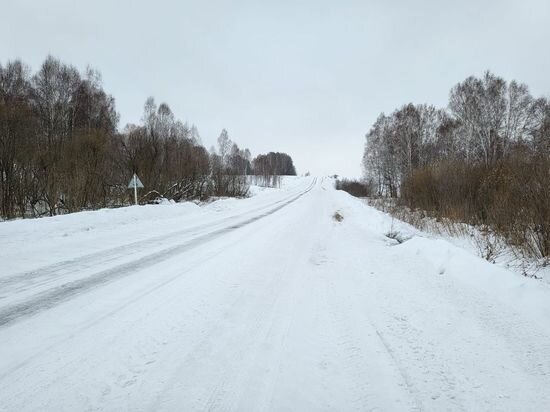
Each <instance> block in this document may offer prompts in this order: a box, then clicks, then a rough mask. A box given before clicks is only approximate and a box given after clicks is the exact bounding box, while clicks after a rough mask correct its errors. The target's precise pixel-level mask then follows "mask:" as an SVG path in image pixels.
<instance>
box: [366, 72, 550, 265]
mask: <svg viewBox="0 0 550 412" xmlns="http://www.w3.org/2000/svg"><path fill="white" fill-rule="evenodd" d="M363 167H364V171H365V178H366V180H367V181H368V182H369V184H370V185H371V187H372V188H373V189H374V191H375V192H376V193H377V194H378V195H380V196H390V197H398V198H399V200H400V201H401V202H402V203H403V204H404V205H407V206H409V207H411V208H413V209H423V210H425V211H428V212H429V213H430V214H431V215H434V216H438V217H448V218H451V219H454V220H457V221H461V222H467V223H471V224H482V225H488V226H490V227H491V228H492V229H493V230H495V231H497V232H498V233H500V234H502V235H503V236H505V237H506V239H508V241H509V242H511V243H513V244H516V245H522V246H523V247H524V248H525V249H526V250H527V251H528V252H529V253H530V254H531V255H534V256H542V257H548V256H550V101H549V100H548V99H546V98H538V99H537V98H534V97H533V96H532V95H531V94H530V93H529V89H528V87H527V86H526V85H525V84H521V83H518V82H516V81H512V82H506V81H505V80H504V79H502V78H500V77H498V76H496V75H494V74H492V73H490V72H486V73H485V74H484V75H483V76H482V77H481V78H477V77H469V78H467V79H466V80H464V81H463V82H461V83H459V84H457V85H456V86H455V87H453V88H452V90H451V92H450V95H449V104H448V108H447V109H438V108H436V107H434V106H431V105H426V104H423V105H413V104H407V105H405V106H402V107H401V108H399V109H397V110H396V111H394V112H393V113H391V114H390V115H385V114H381V115H380V116H379V117H378V119H377V120H376V122H375V123H374V125H373V126H372V128H371V129H370V131H369V132H368V134H367V135H366V145H365V151H364V155H363Z"/></svg>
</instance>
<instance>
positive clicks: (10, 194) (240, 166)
mask: <svg viewBox="0 0 550 412" xmlns="http://www.w3.org/2000/svg"><path fill="white" fill-rule="evenodd" d="M118 120H119V118H118V114H117V112H116V109H115V100H114V98H113V97H112V96H110V95H109V94H107V93H106V92H105V91H104V90H103V87H102V84H101V76H100V74H99V73H98V72H97V71H95V70H92V69H87V70H86V71H85V72H84V73H80V72H79V71H78V70H77V69H75V68H74V67H73V66H71V65H68V64H64V63H62V62H61V61H59V60H58V59H56V58H53V57H51V56H50V57H48V58H46V60H45V61H44V62H43V64H42V65H41V66H40V68H39V69H38V71H37V72H36V73H34V74H33V73H31V70H30V69H29V68H28V67H27V66H26V65H25V64H24V63H22V62H21V61H19V60H15V61H10V62H8V63H7V64H6V65H1V64H0V218H7V219H9V218H14V217H33V216H41V215H54V214H58V213H67V212H74V211H78V210H85V209H96V208H100V207H113V206H120V205H125V204H128V203H129V201H130V196H129V193H128V190H127V183H128V181H129V180H130V178H131V176H132V174H133V173H137V174H138V175H139V177H140V178H141V180H142V181H143V183H144V186H145V190H144V191H143V193H142V194H141V195H140V198H141V201H142V202H153V201H156V200H158V199H159V198H169V199H174V200H176V201H179V200H184V199H206V198H208V197H210V196H244V195H246V193H247V191H248V183H247V179H246V178H245V175H251V174H254V173H255V171H254V167H253V163H254V162H253V161H252V159H251V154H250V151H249V150H248V149H245V150H241V149H240V148H239V147H238V146H237V144H235V143H233V142H232V141H231V140H230V139H229V136H228V133H227V131H226V130H223V131H222V133H221V135H220V137H219V138H218V148H212V149H211V151H210V152H209V151H208V150H206V149H205V148H204V147H203V145H202V143H201V139H200V136H199V133H198V130H197V128H196V127H195V126H189V125H188V124H187V123H182V122H181V121H179V120H177V119H176V118H175V116H174V114H173V113H172V111H171V110H170V107H169V106H168V105H167V104H165V103H161V104H159V105H157V104H156V103H155V101H154V99H153V98H149V99H147V101H146V103H145V107H144V113H143V118H142V119H141V122H140V124H138V125H133V124H130V125H127V126H126V127H125V128H124V130H123V131H122V132H119V131H118ZM261 173H262V175H263V174H264V173H265V170H264V169H261Z"/></svg>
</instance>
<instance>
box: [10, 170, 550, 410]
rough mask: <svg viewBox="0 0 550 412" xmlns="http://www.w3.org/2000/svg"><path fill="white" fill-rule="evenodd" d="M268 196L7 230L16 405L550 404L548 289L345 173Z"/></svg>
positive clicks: (297, 182) (288, 184) (257, 193)
mask: <svg viewBox="0 0 550 412" xmlns="http://www.w3.org/2000/svg"><path fill="white" fill-rule="evenodd" d="M251 193H252V194H253V196H252V197H250V198H246V199H222V200H217V201H215V202H212V203H208V204H205V205H196V204H193V203H180V204H170V203H166V204H161V205H154V206H153V205H152V206H133V207H127V208H121V209H109V210H100V211H95V212H83V213H75V214H72V215H66V216H57V217H51V218H42V219H36V220H18V221H10V222H3V223H0V262H2V266H1V270H0V354H1V356H0V410H2V411H75V410H101V411H118V410H132V411H134V410H136V411H163V410H165V411H174V410H238V411H247V410H250V411H252V410H254V411H256V410H272V411H280V410H291V411H304V410H341V411H347V410H388V411H390V410H391V411H401V410H402V411H410V410H426V411H441V410H480V411H493V410H506V411H508V410H517V411H541V410H547V409H548V406H549V405H550V287H549V285H548V284H545V283H542V282H539V281H537V280H535V279H529V278H524V277H521V276H518V275H517V274H515V273H512V272H510V271H507V270H506V269H504V268H501V267H498V266H496V265H491V264H490V263H488V262H486V261H484V260H482V259H480V258H478V257H477V256H475V254H473V253H472V252H471V251H468V250H465V249H462V248H460V247H459V246H457V245H453V244H451V243H449V242H447V241H446V240H443V239H438V238H435V237H432V236H430V235H428V234H425V233H423V232H420V231H418V230H416V229H414V228H412V227H411V226H409V225H406V224H404V223H401V222H399V221H393V220H392V219H391V218H390V217H388V216H387V215H385V214H383V213H381V212H379V211H377V210H375V209H373V208H371V207H369V206H367V205H366V204H365V203H364V202H362V201H361V200H359V199H355V198H353V197H351V196H349V195H348V194H347V193H344V192H341V191H336V190H334V187H333V181H332V180H331V179H328V178H324V179H323V178H313V177H311V178H288V179H284V180H283V184H282V187H281V188H280V189H265V190H264V189H260V188H253V190H252V192H251ZM337 213H338V215H339V216H340V217H341V218H338V219H336V218H335V217H336V214H337ZM390 231H393V232H394V233H398V234H399V240H400V242H401V243H400V242H398V241H397V240H395V239H392V238H391V237H388V236H387V234H388V233H389V232H390Z"/></svg>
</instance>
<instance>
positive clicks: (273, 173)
mask: <svg viewBox="0 0 550 412" xmlns="http://www.w3.org/2000/svg"><path fill="white" fill-rule="evenodd" d="M253 168H254V175H255V176H256V182H257V183H258V184H260V185H263V186H271V187H275V186H278V185H279V184H280V176H296V168H295V167H294V163H293V161H292V158H291V157H290V156H289V155H287V154H286V153H278V152H277V153H274V152H269V153H268V154H265V155H258V156H257V157H256V158H255V159H254V161H253Z"/></svg>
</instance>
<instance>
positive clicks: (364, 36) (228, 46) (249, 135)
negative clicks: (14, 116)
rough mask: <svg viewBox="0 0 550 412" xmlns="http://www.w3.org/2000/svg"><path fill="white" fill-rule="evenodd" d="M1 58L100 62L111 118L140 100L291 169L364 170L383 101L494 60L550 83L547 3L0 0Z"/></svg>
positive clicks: (543, 87) (430, 90) (432, 98)
mask: <svg viewBox="0 0 550 412" xmlns="http://www.w3.org/2000/svg"><path fill="white" fill-rule="evenodd" d="M3 3H5V4H3V5H2V7H1V8H0V9H1V10H2V19H1V24H0V61H2V63H5V62H6V61H7V60H10V59H14V58H21V59H22V60H24V61H25V62H26V63H28V64H30V65H31V67H32V69H33V71H35V70H36V69H37V68H38V66H39V65H40V63H41V62H42V61H43V60H44V58H45V57H46V55H47V54H52V55H54V56H56V57H58V58H60V59H61V60H63V61H65V62H67V63H71V64H74V65H75V66H77V67H78V68H79V69H84V68H85V67H86V65H88V64H91V65H92V66H93V67H94V68H97V69H99V70H100V71H101V73H102V75H103V82H104V87H105V89H106V91H107V92H108V93H111V94H112V95H113V96H114V97H115V98H116V102H117V110H118V111H119V112H120V115H121V125H120V126H121V127H122V126H124V125H125V124H126V123H128V122H133V123H137V122H139V120H140V118H141V114H142V110H143V104H144V102H145V99H146V98H147V97H148V96H150V95H152V96H154V97H155V99H156V101H157V103H160V102H162V101H165V102H167V103H168V104H169V105H170V107H171V108H172V111H173V112H174V113H175V115H176V116H177V117H178V118H180V119H182V120H187V121H189V122H190V123H195V124H196V125H197V127H198V128H199V131H200V133H201V136H202V139H203V143H204V144H205V146H206V147H210V145H212V144H214V142H215V140H216V138H217V136H218V135H219V133H220V131H221V129H222V128H224V127H225V128H226V129H227V130H228V131H229V135H230V137H231V138H232V139H233V140H234V141H236V142H237V143H238V144H239V145H240V146H241V147H248V148H250V150H251V151H252V153H253V154H254V155H256V154H258V153H262V152H267V151H270V150H276V151H284V152H287V153H288V154H290V155H291V156H292V157H293V159H294V161H295V164H296V166H297V168H298V172H299V173H304V172H306V171H310V172H312V173H313V174H317V175H322V174H333V173H338V174H342V175H345V176H350V177H354V176H360V174H361V169H360V162H361V156H362V152H363V144H364V135H365V133H366V132H367V131H368V129H369V128H370V126H371V125H372V123H373V122H374V120H375V119H376V117H377V116H378V114H379V113H380V112H382V111H384V112H391V111H392V110H393V109H395V108H397V107H399V106H400V105H402V104H405V103H408V102H414V103H432V104H435V105H437V106H445V105H446V104H447V97H448V92H449V90H450V88H451V87H452V86H453V85H454V84H456V83H458V82H459V81H462V80H463V79H465V78H466V77H467V76H469V75H471V74H474V75H481V74H482V73H483V71H484V70H486V69H490V70H491V71H493V72H495V73H496V74H498V75H501V76H503V77H504V78H506V79H507V80H511V79H517V80H519V81H522V82H525V83H527V84H528V85H529V86H530V89H531V92H532V93H533V94H534V95H535V96H541V95H545V96H549V95H550V75H549V73H550V53H549V50H550V48H549V47H550V46H549V45H550V1H549V0H521V1H519V0H518V1H509V0H504V1H483V0H478V1H475V0H462V1H457V0H453V1H444V0H439V1H437V0H429V1H408V0H401V1H398V0H386V1H382V0H380V1H367V0H365V1H335V0H331V1H324V0H317V1H315V0H311V1H284V0H283V1H276V0H273V1H261V0H256V1H253V0H250V1H176V0H174V1H168V0H162V1H161V0H157V1H141V0H139V1H137V0H134V1H129V0H124V1H114V0H113V1H110V0H96V1H88V2H77V1H75V0H48V1H44V0H32V1H31V0H18V1H8V0H5V1H3Z"/></svg>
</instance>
